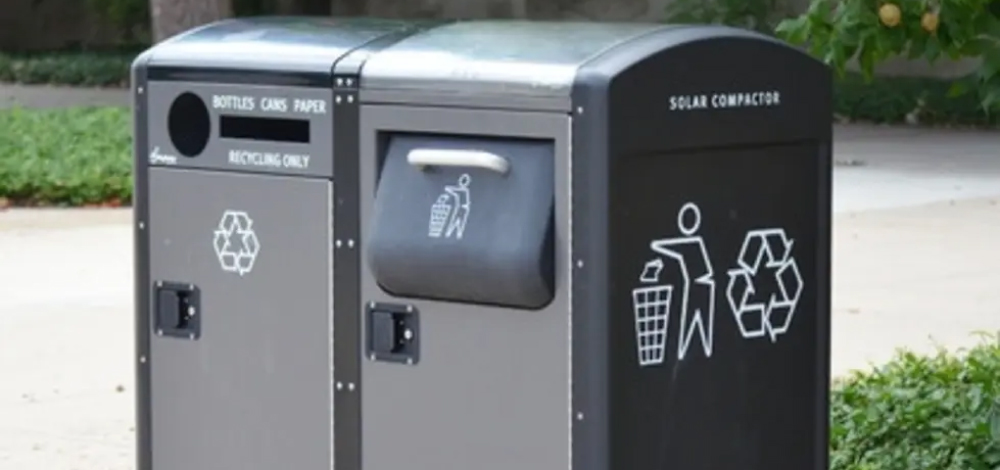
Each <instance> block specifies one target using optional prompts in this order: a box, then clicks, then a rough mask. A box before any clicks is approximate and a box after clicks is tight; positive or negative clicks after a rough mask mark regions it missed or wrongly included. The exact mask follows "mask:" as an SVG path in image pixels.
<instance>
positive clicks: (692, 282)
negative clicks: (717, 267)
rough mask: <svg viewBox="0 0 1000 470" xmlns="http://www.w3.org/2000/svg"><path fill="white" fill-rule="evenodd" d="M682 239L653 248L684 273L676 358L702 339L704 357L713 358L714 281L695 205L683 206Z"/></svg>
mask: <svg viewBox="0 0 1000 470" xmlns="http://www.w3.org/2000/svg"><path fill="white" fill-rule="evenodd" d="M677 228H678V229H679V230H680V232H681V235H682V236H680V237H675V238H664V239H659V240H653V241H652V242H651V243H650V249H652V250H653V251H654V252H656V253H658V254H660V255H662V256H665V257H667V258H670V259H672V260H674V261H676V262H677V264H678V265H679V267H680V272H681V285H680V286H679V288H680V301H681V302H680V313H679V314H680V325H679V339H678V341H677V359H678V360H681V359H684V357H685V356H686V355H687V351H688V348H689V347H690V346H691V342H692V341H693V340H694V338H695V334H697V335H698V337H699V338H700V339H701V347H702V350H703V351H704V352H705V357H712V339H713V332H714V326H715V279H714V272H713V270H712V262H711V261H710V260H709V256H708V249H707V248H706V247H705V239H704V238H703V237H702V236H701V235H698V234H697V232H698V230H699V229H700V228H701V209H699V208H698V206H697V205H696V204H694V203H691V202H688V203H686V204H684V205H683V206H682V207H681V209H680V211H679V212H678V214H677Z"/></svg>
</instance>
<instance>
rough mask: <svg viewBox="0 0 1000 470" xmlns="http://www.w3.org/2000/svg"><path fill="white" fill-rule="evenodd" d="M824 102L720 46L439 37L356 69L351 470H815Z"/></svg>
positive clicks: (451, 31)
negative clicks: (355, 397) (357, 460)
mask: <svg viewBox="0 0 1000 470" xmlns="http://www.w3.org/2000/svg"><path fill="white" fill-rule="evenodd" d="M830 86H831V84H830V73H829V70H828V69H827V68H826V67H825V66H824V65H823V64H822V63H820V62H818V61H816V60H814V59H813V58H811V57H809V56H808V55H806V54H805V53H803V52H801V51H798V50H795V49H793V48H791V47H789V46H787V45H785V44H783V43H781V42H779V41H776V40H774V39H772V38H768V37H763V36H760V35H757V34H754V33H750V32H745V31H741V30H736V29H731V28H725V27H706V26H676V27H674V26H663V25H643V24H600V23H572V22H570V23H545V22H522V21H471V22H457V23H452V24H448V25H442V26H440V27H437V28H433V29H429V30H426V31H423V32H421V33H418V34H414V35H412V36H409V37H407V38H405V39H402V40H401V41H399V42H397V43H395V44H393V45H392V46H390V47H387V48H385V49H383V50H382V51H380V52H379V53H378V54H375V55H374V56H372V57H371V59H370V60H368V62H367V63H366V64H365V68H364V71H363V74H362V80H361V96H362V98H363V99H362V102H361V106H360V131H361V135H360V139H361V140H360V149H361V152H360V158H361V168H360V170H361V171H360V185H361V192H360V195H361V201H360V203H361V207H360V214H361V243H362V246H361V249H362V253H363V258H362V265H361V278H360V295H361V298H362V301H363V304H364V310H363V312H362V315H363V331H362V341H363V350H364V352H365V360H364V362H363V363H362V364H361V385H360V388H359V390H360V392H359V394H360V395H361V400H360V412H359V413H360V414H359V416H360V417H359V420H360V423H361V426H360V428H359V429H360V434H359V442H360V444H359V445H360V449H361V455H362V462H363V463H364V464H363V468H364V469H367V470H390V469H397V468H411V469H419V470H432V469H433V470H438V469H457V468H476V469H481V470H506V469H510V468H524V469H557V468H558V469H562V468H574V469H589V470H612V469H632V470H662V469H663V468H690V469H704V470H713V469H729V468H741V469H753V470H765V469H766V470H774V469H781V470H801V469H811V470H824V469H825V465H826V464H825V455H826V452H827V450H826V447H827V446H826V432H827V428H826V426H827V409H826V403H827V400H826V391H827V387H828V383H829V381H828V359H829V358H828V345H829V343H828V341H829V340H828V334H829V329H828V328H829V327H828V322H829V318H828V315H829V285H828V284H829V278H828V270H829V260H828V257H829V233H828V232H829V227H830V225H829V224H830V222H829V220H830V213H829V205H830V148H831V144H830V142H831V117H832V114H831V104H830V102H831V99H830ZM761 233H766V234H770V233H782V234H785V235H784V238H781V237H761V236H756V235H754V234H761ZM747 240H749V241H747ZM759 240H766V241H767V242H768V243H772V242H773V243H776V244H779V245H781V246H780V247H778V248H772V247H770V246H768V247H763V248H762V247H761V246H760V242H759ZM744 245H746V247H744ZM776 246H777V245H776ZM779 248H780V249H779ZM761 252H763V253H765V255H763V256H762V257H757V253H761ZM743 253H748V254H743ZM767 253H771V256H768V255H767ZM758 259H759V260H760V261H759V262H758ZM748 260H749V261H748ZM796 274H801V282H799V279H798V278H796ZM789 286H803V287H801V289H799V288H798V287H795V288H794V289H793V288H792V287H789ZM793 290H794V292H793ZM786 294H787V295H786ZM730 298H732V299H733V301H732V302H730ZM772 299H773V301H772ZM733 305H736V307H735V308H734V307H733ZM747 312H749V313H747ZM757 313H760V315H757V316H754V315H756V314H757ZM771 315H773V317H772V316H771ZM779 317H780V318H779ZM753 321H756V322H757V323H761V322H767V321H773V322H780V324H778V325H777V326H773V327H760V326H759V325H758V326H752V325H751V326H741V325H743V324H746V325H749V323H751V322H753ZM741 322H742V323H741ZM754 328H756V329H754ZM762 328H764V329H762ZM744 331H747V332H753V333H755V332H758V331H768V332H771V334H770V335H763V334H757V335H754V334H744V333H743V332H744ZM341 411H343V410H341Z"/></svg>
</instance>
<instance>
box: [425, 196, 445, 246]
mask: <svg viewBox="0 0 1000 470" xmlns="http://www.w3.org/2000/svg"><path fill="white" fill-rule="evenodd" d="M450 199H451V197H449V195H448V194H442V195H440V196H438V198H437V201H435V202H434V205H433V206H431V220H430V224H429V226H428V227H427V235H428V236H430V237H431V238H439V237H441V234H442V233H443V232H444V226H445V225H446V224H447V223H448V216H449V215H451V204H450V201H449V200H450Z"/></svg>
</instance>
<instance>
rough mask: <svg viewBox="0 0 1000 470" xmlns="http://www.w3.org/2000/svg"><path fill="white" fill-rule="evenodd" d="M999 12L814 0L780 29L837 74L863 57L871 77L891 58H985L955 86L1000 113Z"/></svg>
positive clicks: (983, 5)
mask: <svg viewBox="0 0 1000 470" xmlns="http://www.w3.org/2000/svg"><path fill="white" fill-rule="evenodd" d="M998 11H1000V1H997V0H934V1H929V0H811V2H810V4H809V8H808V10H807V11H806V12H805V13H803V14H801V15H799V16H797V17H795V18H790V19H786V20H785V21H782V22H781V23H780V24H779V25H778V27H777V29H776V32H777V34H778V36H780V37H781V38H783V39H785V40H787V41H789V42H791V43H793V44H797V45H802V46H805V47H806V48H807V49H808V50H809V52H811V53H812V54H813V55H815V56H816V57H819V58H821V59H822V60H823V61H825V62H826V63H828V64H830V66H831V67H833V69H834V70H836V71H837V72H838V73H843V72H844V71H845V70H846V67H847V64H848V63H849V62H850V61H851V60H852V59H854V58H856V59H857V60H858V63H859V64H860V66H861V71H862V73H863V74H864V76H865V77H866V78H871V77H872V76H873V75H874V71H875V67H876V66H877V65H878V64H880V63H882V62H884V61H885V60H888V59H890V58H892V57H899V56H904V57H908V58H910V59H922V60H926V61H927V62H929V63H934V62H936V61H937V60H939V59H940V58H942V57H948V58H951V59H959V58H980V59H982V65H981V66H980V67H979V68H978V69H977V70H976V72H975V73H974V74H973V75H972V76H970V77H969V80H968V81H965V82H962V85H964V86H961V87H956V88H955V89H954V90H953V92H954V94H956V95H958V94H963V93H964V92H966V91H976V93H975V94H976V95H977V98H978V99H979V100H980V103H981V105H982V106H983V107H985V108H987V109H990V110H993V111H1000V39H998V38H1000V15H998Z"/></svg>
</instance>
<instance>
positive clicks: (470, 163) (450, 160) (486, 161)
mask: <svg viewBox="0 0 1000 470" xmlns="http://www.w3.org/2000/svg"><path fill="white" fill-rule="evenodd" d="M406 161H407V162H409V163H410V165H413V166H416V167H420V168H421V169H422V168H424V167H428V166H460V167H475V168H483V169H486V170H491V171H495V172H497V173H500V174H501V175H505V174H507V172H508V171H509V170H510V162H509V161H507V159H506V158H503V157H501V156H500V155H497V154H493V153H489V152H484V151H482V150H449V149H414V150H410V153H408V154H407V155H406Z"/></svg>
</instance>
